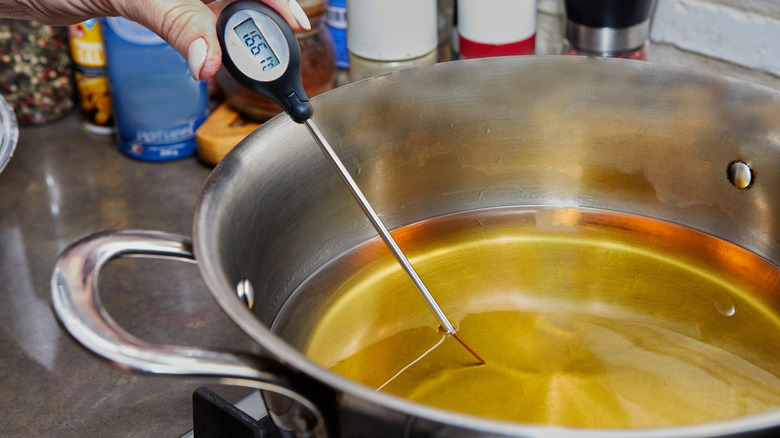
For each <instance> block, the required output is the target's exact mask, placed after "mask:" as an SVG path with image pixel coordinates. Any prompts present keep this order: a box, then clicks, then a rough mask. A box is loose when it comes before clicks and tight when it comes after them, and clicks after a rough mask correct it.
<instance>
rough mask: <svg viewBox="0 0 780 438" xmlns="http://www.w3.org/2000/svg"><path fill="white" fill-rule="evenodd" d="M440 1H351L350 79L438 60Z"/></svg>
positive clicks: (348, 19)
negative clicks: (438, 3) (438, 5)
mask: <svg viewBox="0 0 780 438" xmlns="http://www.w3.org/2000/svg"><path fill="white" fill-rule="evenodd" d="M437 20H438V10H437V3H436V0H394V1H392V2H388V1H386V0H347V30H348V32H347V41H348V43H347V47H348V48H349V75H350V80H352V81H356V80H359V79H364V78H368V77H371V76H376V75H380V74H385V73H390V72H393V71H398V70H403V69H406V68H412V67H420V66H425V65H433V64H436V62H437V61H438V52H437V50H436V49H437V45H438V21H437Z"/></svg>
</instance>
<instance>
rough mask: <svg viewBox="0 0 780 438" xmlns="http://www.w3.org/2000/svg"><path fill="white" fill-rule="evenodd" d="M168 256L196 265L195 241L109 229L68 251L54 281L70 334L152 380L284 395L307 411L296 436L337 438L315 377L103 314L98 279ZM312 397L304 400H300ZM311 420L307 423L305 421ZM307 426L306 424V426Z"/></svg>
mask: <svg viewBox="0 0 780 438" xmlns="http://www.w3.org/2000/svg"><path fill="white" fill-rule="evenodd" d="M121 257H147V258H163V259H172V260H179V261H186V262H190V263H195V256H194V254H193V251H192V241H191V240H190V238H189V237H185V236H181V235H178V234H171V233H163V232H158V231H147V230H119V231H106V232H101V233H96V234H92V235H89V236H87V237H85V238H83V239H81V240H79V241H77V242H75V243H73V244H72V245H70V246H69V247H68V248H66V249H65V250H64V251H63V252H62V254H60V256H59V257H58V258H57V261H56V263H55V265H54V271H53V272H52V276H51V292H52V301H53V307H54V311H55V313H56V314H57V317H58V318H59V319H60V321H61V322H62V324H63V325H64V326H65V328H66V329H67V330H68V332H70V334H71V335H72V336H73V337H74V338H75V339H76V340H77V341H78V342H80V343H81V344H82V345H84V346H85V347H86V348H88V349H89V350H91V351H93V352H94V353H96V354H98V355H99V356H102V357H103V358H105V359H108V360H109V361H111V362H114V363H116V364H118V365H120V366H122V367H125V368H126V367H129V368H132V369H135V370H139V371H144V372H148V373H153V374H168V375H178V376H193V377H200V378H206V379H209V380H213V381H215V383H222V384H228V385H241V386H247V387H252V388H257V389H262V390H268V391H272V392H276V393H279V394H282V395H285V396H287V397H289V398H291V399H293V400H295V401H297V402H298V403H300V404H301V405H303V406H304V407H305V408H306V409H308V411H309V413H308V415H307V414H302V415H303V418H304V419H305V420H307V421H304V422H301V426H300V427H301V428H302V429H305V430H299V431H296V432H297V434H300V435H306V436H334V434H332V433H330V432H333V430H332V427H331V426H330V425H329V423H328V422H327V421H326V419H332V418H334V417H333V416H332V415H324V412H325V411H328V410H329V409H328V406H333V405H334V404H335V403H334V402H333V401H332V399H331V400H328V398H329V397H330V396H329V395H328V394H327V392H328V391H327V390H324V389H323V390H319V388H322V386H323V385H321V384H318V383H317V382H314V381H313V380H312V379H311V378H309V377H307V376H305V375H303V374H301V373H296V372H295V371H294V370H291V369H289V368H285V367H284V366H282V365H281V364H280V363H278V362H276V361H274V360H273V359H269V358H264V357H259V356H252V355H243V354H237V353H228V352H220V351H211V350H204V349H197V348H189V347H182V346H175V345H158V344H151V343H149V342H146V341H144V340H142V339H139V338H137V337H135V336H133V335H131V334H130V333H128V332H126V331H125V330H124V329H122V328H121V327H120V326H119V325H118V324H117V323H116V322H115V321H114V320H113V319H112V318H111V316H110V315H109V314H108V313H107V312H106V311H105V309H103V307H102V304H101V303H100V299H99V297H98V290H97V284H98V275H99V274H100V271H101V269H102V268H103V266H104V265H105V264H106V263H108V262H109V261H111V260H112V259H115V258H121ZM304 393H305V394H307V395H306V396H304V395H302V394H304ZM307 417H308V418H307ZM304 424H305V425H304Z"/></svg>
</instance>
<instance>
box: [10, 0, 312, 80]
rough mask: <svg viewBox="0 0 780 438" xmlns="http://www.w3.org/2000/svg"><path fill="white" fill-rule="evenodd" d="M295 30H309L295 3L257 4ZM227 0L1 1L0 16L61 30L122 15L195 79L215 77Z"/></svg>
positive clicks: (280, 0)
mask: <svg viewBox="0 0 780 438" xmlns="http://www.w3.org/2000/svg"><path fill="white" fill-rule="evenodd" d="M261 1H262V2H263V3H265V4H267V5H268V6H270V7H272V8H273V9H274V10H275V11H277V12H278V13H279V14H281V16H282V17H284V19H285V20H286V21H287V23H288V24H289V25H290V27H292V29H293V30H294V31H299V30H303V29H310V28H311V25H310V24H309V19H308V18H307V17H306V14H305V13H304V12H303V9H302V8H301V6H300V5H299V4H298V2H297V1H296V0H261ZM229 3H230V0H216V1H214V0H204V1H200V0H0V17H8V18H21V19H26V20H35V21H38V22H40V23H43V24H49V25H53V26H64V25H69V24H75V23H78V22H80V21H84V20H86V19H88V18H94V17H110V16H122V17H125V18H128V19H130V20H133V21H135V22H138V23H140V24H142V25H144V26H146V27H147V28H149V30H152V31H153V32H155V33H156V34H158V35H159V36H160V37H162V38H163V39H164V40H165V41H167V42H168V43H169V44H170V45H171V46H172V47H173V48H174V49H176V50H177V51H178V52H179V53H181V54H182V56H184V57H185V58H186V59H187V62H188V64H189V66H190V72H191V73H192V76H193V77H194V78H195V79H198V80H206V79H208V78H211V77H212V76H214V75H215V74H216V73H217V70H219V67H220V65H221V63H222V50H221V49H220V47H219V41H218V40H217V31H216V22H217V18H216V17H217V16H218V15H219V13H220V12H221V11H222V9H224V7H225V6H227V5H228V4H229Z"/></svg>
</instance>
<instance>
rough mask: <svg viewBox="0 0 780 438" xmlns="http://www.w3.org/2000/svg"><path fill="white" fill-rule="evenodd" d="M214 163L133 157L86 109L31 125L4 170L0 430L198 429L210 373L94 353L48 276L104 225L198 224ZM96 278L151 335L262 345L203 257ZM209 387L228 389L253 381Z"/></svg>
mask: <svg viewBox="0 0 780 438" xmlns="http://www.w3.org/2000/svg"><path fill="white" fill-rule="evenodd" d="M210 171H211V168H210V167H209V166H206V165H204V164H202V163H200V162H199V161H198V160H197V158H187V159H181V160H177V161H173V162H166V163H148V162H141V161H136V160H133V159H130V158H128V157H125V156H123V155H122V154H121V153H120V152H119V151H118V148H117V147H116V146H115V143H114V141H113V139H112V138H111V137H106V136H99V135H94V134H88V133H86V132H84V131H83V130H82V129H81V119H80V117H79V114H78V113H76V112H72V113H70V114H69V115H68V116H66V117H65V118H64V119H61V120H59V121H56V122H53V123H50V124H47V125H44V126H36V127H23V128H21V130H20V135H19V143H18V146H17V150H16V153H15V155H14V157H13V158H12V159H11V161H10V162H9V164H8V166H7V167H6V168H5V170H4V171H3V172H2V173H0V300H1V301H0V302H2V305H1V306H0V351H2V355H0V392H1V393H2V396H0V413H2V414H1V415H0V417H1V418H2V420H0V424H1V425H2V427H1V428H0V435H2V436H4V437H38V436H41V437H43V436H51V437H54V436H57V437H117V436H121V437H149V436H160V437H179V436H181V435H183V434H184V433H186V432H187V431H188V430H190V429H191V428H192V413H191V410H192V406H191V398H192V393H193V391H194V390H195V389H197V388H198V387H199V386H203V384H204V382H199V381H197V380H192V379H188V378H177V377H169V376H152V375H148V374H138V373H131V372H128V371H124V370H120V369H118V368H116V367H115V366H113V365H111V364H109V363H108V362H107V361H104V360H102V359H100V358H98V357H97V356H95V355H94V354H92V353H90V352H88V351H87V350H85V349H84V348H82V347H81V346H80V345H79V344H78V343H77V342H76V341H74V340H73V338H71V337H70V335H69V334H68V333H67V332H66V331H65V330H64V329H63V328H62V326H61V325H59V323H58V321H57V319H56V317H55V315H54V313H53V310H52V305H51V302H52V301H51V291H50V286H49V279H50V276H51V272H52V267H53V265H54V262H55V260H56V258H57V256H58V255H59V254H60V252H61V251H62V250H63V249H64V248H65V247H67V246H68V245H69V244H70V243H72V242H74V241H76V240H77V239H79V238H80V237H83V236H85V235H88V234H91V233H94V232H98V231H102V230H110V229H126V228H138V229H152V230H160V231H167V232H173V233H179V234H183V235H187V236H189V235H191V228H192V220H193V214H194V211H195V205H196V203H197V200H198V198H199V196H200V193H201V188H202V185H203V183H204V182H205V180H206V178H207V177H208V175H209V173H210ZM99 289H100V297H101V300H102V301H103V303H104V305H105V307H106V308H107V309H108V311H109V313H110V314H111V315H112V316H113V317H114V319H115V320H116V321H117V322H118V323H119V324H120V325H122V326H123V327H124V328H126V329H127V330H128V331H129V332H130V333H132V334H134V335H136V336H138V337H140V338H142V339H145V340H148V341H152V342H158V343H168V344H178V345H189V346H198V347H206V348H220V347H224V346H226V345H227V346H230V348H231V349H238V350H244V351H251V350H255V349H256V347H255V346H254V344H253V343H252V341H251V340H250V338H249V337H248V336H246V335H245V334H244V333H243V332H241V331H240V330H239V329H238V328H237V327H236V326H235V325H234V324H233V322H232V321H230V320H229V319H228V318H227V317H226V316H225V315H224V313H222V311H221V309H220V308H219V307H218V306H217V304H216V303H215V302H214V300H213V299H212V297H211V296H210V294H209V292H208V290H207V289H206V287H205V285H204V284H203V282H202V280H201V278H200V274H199V272H198V268H197V265H194V264H188V263H181V262H175V261H162V260H149V259H121V260H116V261H114V262H112V263H110V264H109V266H108V267H107V268H106V269H105V270H104V271H103V273H102V275H101V277H100V281H99ZM207 386H209V387H210V388H211V389H213V390H215V391H217V392H218V393H220V394H221V395H223V396H224V397H225V398H226V399H228V400H231V401H235V400H238V399H240V398H242V397H243V396H244V395H246V394H248V393H249V392H250V391H249V390H246V389H243V388H227V387H215V386H213V385H212V386H210V385H207Z"/></svg>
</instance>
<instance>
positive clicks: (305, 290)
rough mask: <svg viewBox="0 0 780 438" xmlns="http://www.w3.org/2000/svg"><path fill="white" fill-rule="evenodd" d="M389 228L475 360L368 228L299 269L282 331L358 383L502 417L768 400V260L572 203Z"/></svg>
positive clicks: (636, 414)
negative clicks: (321, 260)
mask: <svg viewBox="0 0 780 438" xmlns="http://www.w3.org/2000/svg"><path fill="white" fill-rule="evenodd" d="M394 235H395V237H396V239H397V240H398V242H399V244H400V245H401V246H402V247H403V248H404V249H405V251H406V252H407V254H408V255H409V256H410V258H411V260H412V261H413V263H414V264H415V266H416V267H417V269H418V271H419V273H420V275H421V277H422V278H424V279H425V281H426V283H428V284H429V285H430V287H431V290H434V291H437V296H436V299H437V300H438V301H439V302H440V303H441V305H442V307H443V308H444V310H445V311H446V312H447V314H448V315H450V317H451V318H452V320H453V322H456V325H457V326H458V331H459V332H460V333H462V334H463V336H464V337H468V339H469V341H470V342H471V344H472V345H473V347H474V348H475V349H477V350H478V351H480V353H481V354H482V355H483V356H484V357H485V359H486V362H487V363H486V364H485V365H475V363H474V360H473V358H472V357H470V356H469V355H468V354H466V353H464V351H463V349H462V348H461V347H460V346H459V345H458V344H457V343H454V342H441V340H442V335H441V333H440V332H438V331H437V330H436V327H437V323H436V321H435V319H433V318H432V317H431V315H430V312H429V311H428V309H427V308H426V307H425V306H424V305H422V304H421V303H420V301H419V295H418V294H417V293H416V290H415V289H414V287H413V286H412V285H411V283H410V282H409V280H408V278H407V277H406V276H405V275H404V273H403V272H402V271H401V270H400V269H399V268H398V267H397V263H396V262H395V260H394V259H393V258H392V257H391V255H390V254H389V253H387V250H386V249H385V248H384V247H383V244H382V242H381V241H379V240H377V241H371V242H368V243H366V244H364V245H362V246H360V247H358V248H356V249H355V250H354V251H352V252H350V253H349V254H346V255H344V256H343V257H341V258H339V259H338V260H335V261H333V262H332V263H330V264H329V265H328V266H327V267H325V268H324V269H322V270H321V271H320V272H318V273H317V274H316V275H315V276H314V277H312V278H310V279H309V280H308V281H307V282H306V283H305V284H304V285H303V286H302V288H301V290H299V291H298V293H297V294H296V299H294V300H293V302H291V305H288V306H287V308H286V310H285V312H284V314H283V315H282V316H281V318H280V319H279V320H278V321H277V324H276V328H277V329H278V331H279V332H280V334H281V335H282V336H284V337H286V338H288V340H290V341H291V342H293V343H296V344H298V345H299V346H300V347H301V348H302V349H303V350H304V351H305V353H306V355H307V356H309V357H310V358H311V359H313V360H314V361H316V362H318V363H320V364H321V365H323V366H325V367H328V368H330V369H332V370H333V371H335V372H338V373H340V374H343V375H344V376H347V377H349V378H350V379H353V380H355V381H358V382H361V383H363V384H365V385H368V386H370V387H372V388H375V389H376V388H381V390H382V391H386V392H389V393H391V394H395V395H397V396H400V397H404V398H407V399H410V400H414V401H417V402H420V403H424V404H428V405H432V406H437V407H441V408H445V409H450V410H454V411H459V412H464V413H469V414H474V415H480V416H485V417H490V418H495V419H501V420H510V421H516V422H523V423H537V424H549V425H556V426H568V427H583V428H649V427H660V426H671V425H684V424H693V423H699V422H707V421H715V420H722V419H728V418H734V417H739V416H744V415H749V414H753V413H759V412H764V411H767V410H771V409H778V408H780V357H779V356H778V352H780V317H779V316H778V315H779V314H780V282H779V280H780V272H778V269H777V267H775V266H773V265H772V264H770V263H768V262H766V261H765V260H763V259H761V258H759V257H757V256H755V255H753V254H751V253H749V252H747V251H745V250H743V249H741V248H739V247H737V246H735V245H732V244H729V243H727V242H724V241H722V240H719V239H716V238H714V237H712V236H709V235H706V234H702V233H700V232H697V231H694V230H691V229H688V228H684V227H681V226H678V225H673V224H670V223H666V222H662V221H659V220H655V219H650V218H645V217H638V216H632V215H626V214H617V213H611V212H604V211H591V210H579V209H538V210H534V209H527V208H507V209H495V210H489V211H476V212H469V213H463V214H458V215H453V216H448V217H443V218H438V219H433V220H429V221H425V222H421V223H418V224H414V225H410V226H407V227H405V228H402V229H400V230H397V231H396V232H395V233H394ZM299 318H304V319H303V320H305V321H312V322H311V323H310V324H309V326H307V327H306V329H305V330H303V331H302V330H301V329H300V326H299V325H298V326H296V325H294V324H293V323H292V322H291V321H301V319H299ZM433 347H435V348H433ZM426 352H427V354H426Z"/></svg>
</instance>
